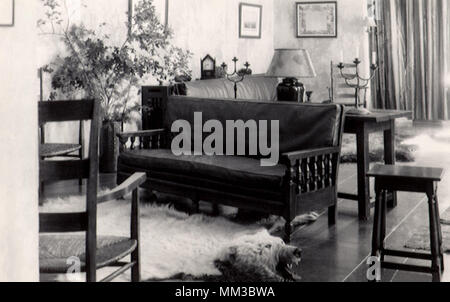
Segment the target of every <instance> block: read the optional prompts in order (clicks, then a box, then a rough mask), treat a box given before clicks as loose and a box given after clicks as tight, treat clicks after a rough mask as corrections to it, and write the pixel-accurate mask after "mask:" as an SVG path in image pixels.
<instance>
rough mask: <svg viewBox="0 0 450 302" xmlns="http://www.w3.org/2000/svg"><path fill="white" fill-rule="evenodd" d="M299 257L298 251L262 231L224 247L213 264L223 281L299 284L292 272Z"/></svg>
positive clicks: (300, 251) (298, 278) (298, 249)
mask: <svg viewBox="0 0 450 302" xmlns="http://www.w3.org/2000/svg"><path fill="white" fill-rule="evenodd" d="M301 256H302V250H301V249H300V248H297V247H295V246H290V245H286V244H285V243H284V242H283V240H282V239H280V238H278V237H274V236H271V235H270V234H269V232H268V231H266V230H263V231H260V232H258V233H256V234H253V235H251V234H249V235H245V236H242V237H239V238H238V239H236V240H235V241H234V242H232V243H231V244H230V245H229V246H227V247H224V248H223V250H222V252H221V253H220V255H219V256H218V257H217V259H216V260H215V261H214V264H215V266H216V267H217V269H218V270H219V271H220V272H221V273H222V275H223V279H224V281H227V282H284V281H299V280H300V279H301V278H300V277H298V276H296V275H295V273H294V272H293V271H292V269H293V266H294V265H296V266H297V265H298V264H299V263H300V261H301Z"/></svg>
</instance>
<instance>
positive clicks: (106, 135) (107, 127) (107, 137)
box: [99, 121, 121, 173]
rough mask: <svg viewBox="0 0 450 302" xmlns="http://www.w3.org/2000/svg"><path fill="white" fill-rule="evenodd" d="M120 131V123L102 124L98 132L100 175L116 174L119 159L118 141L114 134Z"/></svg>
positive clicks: (108, 122) (109, 122)
mask: <svg viewBox="0 0 450 302" xmlns="http://www.w3.org/2000/svg"><path fill="white" fill-rule="evenodd" d="M120 131H121V124H120V122H111V121H106V122H103V124H102V128H101V130H100V165H99V170H100V173H116V172H117V158H118V157H119V139H118V138H117V136H116V134H117V133H119V132H120Z"/></svg>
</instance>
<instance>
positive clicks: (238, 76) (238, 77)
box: [221, 57, 250, 99]
mask: <svg viewBox="0 0 450 302" xmlns="http://www.w3.org/2000/svg"><path fill="white" fill-rule="evenodd" d="M238 61H239V60H238V58H236V57H234V58H233V62H234V72H233V73H227V64H225V62H224V63H223V64H222V65H221V66H222V68H223V72H224V73H225V77H226V78H227V80H228V81H230V82H233V83H234V98H235V99H237V90H238V89H237V84H238V83H240V82H242V81H243V80H244V79H245V75H246V74H247V72H248V70H249V69H248V68H249V67H250V64H249V63H248V62H245V64H244V66H245V72H241V73H239V72H238V70H237V62H238Z"/></svg>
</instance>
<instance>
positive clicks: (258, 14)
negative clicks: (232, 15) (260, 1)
mask: <svg viewBox="0 0 450 302" xmlns="http://www.w3.org/2000/svg"><path fill="white" fill-rule="evenodd" d="M262 9H263V8H262V6H261V5H254V4H248V3H241V4H240V5H239V36H240V37H241V38H255V39H259V38H261V24H262Z"/></svg>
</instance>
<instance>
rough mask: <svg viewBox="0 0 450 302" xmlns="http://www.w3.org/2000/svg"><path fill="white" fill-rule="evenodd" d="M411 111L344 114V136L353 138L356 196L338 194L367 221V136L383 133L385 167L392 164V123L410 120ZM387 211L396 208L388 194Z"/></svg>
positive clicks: (393, 157) (393, 199)
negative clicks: (354, 140) (354, 137)
mask: <svg viewBox="0 0 450 302" xmlns="http://www.w3.org/2000/svg"><path fill="white" fill-rule="evenodd" d="M411 116H412V113H411V112H410V111H398V110H372V113H371V114H370V115H352V114H347V115H346V119H345V129H344V133H349V134H356V144H357V151H356V152H357V154H356V155H357V161H358V162H357V166H358V194H357V195H353V194H346V193H339V194H338V197H339V198H342V199H350V200H355V201H358V216H359V219H360V220H363V221H367V220H368V219H369V217H370V191H369V190H370V183H369V178H368V177H367V175H366V173H367V172H368V171H369V164H370V159H369V135H370V133H374V132H383V133H384V160H385V163H386V164H389V165H394V164H395V120H396V119H398V118H403V117H407V118H411ZM390 196H391V198H390V201H389V206H390V207H392V208H393V207H396V206H397V196H396V194H395V192H391V193H390Z"/></svg>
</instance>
